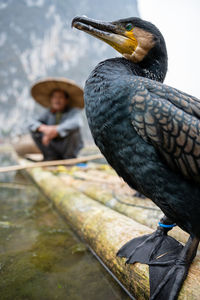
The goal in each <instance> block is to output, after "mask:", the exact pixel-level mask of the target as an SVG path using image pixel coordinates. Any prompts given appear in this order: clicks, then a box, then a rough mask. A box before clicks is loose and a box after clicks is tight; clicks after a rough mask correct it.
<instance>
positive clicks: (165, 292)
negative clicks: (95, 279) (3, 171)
mask: <svg viewBox="0 0 200 300" xmlns="http://www.w3.org/2000/svg"><path fill="white" fill-rule="evenodd" d="M72 26H73V27H75V28H77V29H79V30H82V31H85V32H87V33H89V34H91V35H92V36H94V37H97V38H99V39H100V40H102V41H104V42H106V43H108V44H109V45H111V46H112V47H113V48H115V49H116V50H117V51H118V52H120V53H121V54H122V55H123V57H117V58H112V59H108V60H105V61H103V62H101V63H99V64H98V65H97V67H96V68H95V69H94V70H93V71H92V73H91V74H90V76H89V78H88V79H87V81H86V84H85V91H84V98H85V107H86V114H87V119H88V123H89V126H90V129H91V132H92V135H93V137H94V141H95V143H96V144H97V146H98V147H99V149H100V150H101V152H102V153H103V155H104V156H105V157H106V159H107V161H108V163H109V164H110V165H111V166H112V167H113V168H114V169H115V170H116V171H117V173H118V175H119V176H121V177H122V178H123V179H124V180H125V181H126V182H127V183H128V184H129V186H131V187H132V188H134V189H136V190H138V191H139V192H140V193H142V194H144V195H145V196H146V197H148V198H150V199H151V200H152V201H153V202H154V203H155V204H156V205H157V206H158V207H160V209H161V210H162V211H163V213H164V215H165V216H164V217H163V219H162V220H160V222H159V226H158V228H157V230H156V231H155V232H153V233H152V234H151V235H146V236H142V237H139V238H135V239H133V240H131V241H129V242H128V243H127V244H125V245H124V246H123V247H122V248H121V249H120V250H119V252H118V256H120V257H126V258H127V263H135V262H141V263H146V264H149V266H150V299H151V300H158V299H159V300H169V299H170V300H174V299H177V297H178V294H179V291H180V288H181V286H182V284H183V282H184V280H185V278H186V276H187V273H188V270H189V266H190V264H191V262H192V261H193V259H194V257H195V255H196V251H197V247H198V244H199V239H200V187H199V182H200V134H199V133H200V100H198V99H197V98H195V97H192V96H190V95H187V94H185V93H183V92H181V91H179V90H177V89H175V88H172V87H169V86H167V85H164V84H163V83H162V82H163V81H164V78H165V75H166V72H167V50H166V45H165V41H164V38H163V36H162V34H161V33H160V31H159V30H158V29H157V28H156V26H154V25H153V24H151V23H150V22H146V21H144V20H142V19H139V18H127V19H121V20H118V21H114V22H100V21H95V20H92V19H88V18H86V17H76V18H74V19H73V21H72ZM175 224H177V225H178V226H179V227H181V228H182V229H183V230H185V231H186V232H188V233H189V234H190V237H189V239H188V242H187V243H186V245H185V246H184V247H183V246H182V245H181V244H180V243H179V242H178V241H176V240H175V239H173V238H172V237H169V236H168V235H167V232H168V231H169V230H170V229H172V228H173V226H175Z"/></svg>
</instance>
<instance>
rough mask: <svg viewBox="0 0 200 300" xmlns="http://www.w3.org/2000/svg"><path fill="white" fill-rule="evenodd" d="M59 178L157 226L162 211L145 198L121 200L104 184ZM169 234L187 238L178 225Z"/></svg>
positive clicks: (183, 241)
mask: <svg viewBox="0 0 200 300" xmlns="http://www.w3.org/2000/svg"><path fill="white" fill-rule="evenodd" d="M74 174H76V172H75V173H74ZM75 176H76V175H75ZM61 179H62V180H63V181H64V182H65V183H66V184H68V185H69V184H70V185H71V186H72V187H73V188H75V189H78V190H79V191H80V192H82V193H84V194H85V195H87V196H88V197H90V198H92V199H94V200H96V201H98V202H100V203H102V204H104V205H106V206H108V207H110V208H112V209H114V210H116V211H117V212H119V213H122V214H124V215H125V216H127V217H129V218H131V219H133V220H135V221H137V222H139V223H141V224H143V225H146V226H148V227H150V228H152V229H154V230H155V229H156V228H157V226H158V221H159V220H160V218H161V217H162V216H163V213H162V211H161V210H160V209H159V208H158V207H157V206H155V205H154V204H153V202H152V201H151V200H149V199H147V198H146V199H140V198H138V197H126V198H123V200H121V199H120V197H118V196H117V193H116V192H115V193H113V191H112V188H110V187H105V185H103V186H102V184H98V183H94V182H89V181H81V180H76V179H73V180H70V182H69V180H68V178H67V177H66V175H62V176H61ZM107 183H108V182H107ZM169 235H171V236H173V237H174V238H175V239H177V240H179V241H180V242H182V243H186V242H187V240H188V238H189V235H188V234H187V233H186V232H185V231H183V230H182V229H180V228H179V227H175V228H173V230H171V231H169Z"/></svg>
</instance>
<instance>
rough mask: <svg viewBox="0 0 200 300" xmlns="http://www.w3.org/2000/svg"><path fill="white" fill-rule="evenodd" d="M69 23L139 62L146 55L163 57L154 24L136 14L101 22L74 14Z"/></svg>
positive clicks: (159, 34) (163, 49)
mask: <svg viewBox="0 0 200 300" xmlns="http://www.w3.org/2000/svg"><path fill="white" fill-rule="evenodd" d="M72 27H75V28H77V29H79V30H82V31H85V32H87V33H88V34H90V35H92V36H94V37H96V38H98V39H100V40H102V41H104V42H106V43H108V44H109V45H110V46H112V47H113V48H114V49H115V50H117V51H118V52H120V53H121V54H122V55H123V56H124V57H125V58H126V59H128V60H130V61H133V62H134V63H140V62H142V61H143V60H144V59H145V58H146V57H147V56H149V58H153V59H159V57H157V56H159V55H161V56H163V58H164V57H166V59H167V51H166V46H165V41H164V38H163V36H162V34H161V33H160V31H159V30H158V28H157V27H156V26H155V25H153V24H152V23H150V22H147V21H144V20H142V19H140V18H127V19H121V20H118V21H114V22H101V21H95V20H92V19H89V18H87V17H75V18H74V19H73V20H72Z"/></svg>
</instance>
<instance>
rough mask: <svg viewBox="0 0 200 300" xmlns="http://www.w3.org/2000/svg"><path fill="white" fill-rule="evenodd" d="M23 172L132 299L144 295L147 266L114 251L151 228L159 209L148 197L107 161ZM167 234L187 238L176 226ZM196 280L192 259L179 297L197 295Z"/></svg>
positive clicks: (199, 267)
mask: <svg viewBox="0 0 200 300" xmlns="http://www.w3.org/2000/svg"><path fill="white" fill-rule="evenodd" d="M28 173H29V174H30V176H31V177H32V178H33V180H34V181H35V182H36V183H37V185H38V186H39V187H40V188H41V189H42V190H43V192H44V193H45V194H46V195H47V196H48V197H49V198H50V199H51V200H52V201H53V203H54V204H55V206H56V207H57V209H58V210H59V211H60V212H61V213H62V214H63V215H64V216H65V218H66V219H67V221H68V222H69V223H70V224H71V226H72V227H73V228H74V230H75V231H76V232H77V233H78V234H79V236H80V237H82V238H83V239H84V240H85V241H86V243H88V245H89V246H90V247H91V248H92V249H93V250H94V251H95V253H96V254H97V255H98V256H99V257H100V258H101V260H102V261H103V262H104V263H105V265H106V266H107V267H108V268H109V269H110V270H111V271H112V272H113V274H114V275H115V276H116V277H117V278H118V279H119V280H120V281H121V282H122V284H123V285H124V286H125V287H126V288H127V289H128V290H129V292H130V293H131V294H132V295H133V296H134V297H135V298H136V299H137V300H142V299H148V298H149V282H148V280H149V279H148V266H147V265H143V264H139V263H137V264H135V265H125V260H124V259H120V258H117V257H116V252H117V250H118V249H119V248H120V247H121V246H122V245H123V244H124V243H125V242H127V241H128V240H130V239H132V238H133V237H137V236H140V235H143V234H147V233H150V232H152V230H153V229H155V228H156V226H157V221H158V219H159V218H160V216H161V215H162V213H161V211H160V210H159V209H158V208H157V207H156V206H155V205H154V204H153V203H152V202H151V201H150V200H148V199H140V198H136V197H134V196H133V191H132V190H131V189H129V188H128V187H127V185H126V184H125V183H124V182H123V181H122V180H121V179H119V177H118V176H117V175H116V174H115V172H114V171H113V170H112V169H111V168H110V167H109V166H107V165H98V164H88V167H87V168H85V169H83V168H81V167H76V166H75V167H71V168H65V167H63V166H60V167H58V168H56V169H55V168H54V169H53V170H48V169H41V168H34V169H30V170H28ZM172 235H173V236H175V238H177V239H178V240H179V241H182V242H185V241H186V240H187V237H188V236H187V234H186V233H184V232H183V231H182V230H180V229H178V228H177V229H174V230H173V231H172ZM199 279H200V259H199V257H197V258H196V259H195V261H194V263H193V265H192V267H191V269H190V272H189V275H188V278H187V280H186V281H185V283H184V286H183V288H182V290H181V292H180V295H179V300H183V299H184V300H186V299H187V300H197V299H199V294H200V282H199Z"/></svg>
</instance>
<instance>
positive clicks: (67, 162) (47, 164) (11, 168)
mask: <svg viewBox="0 0 200 300" xmlns="http://www.w3.org/2000/svg"><path fill="white" fill-rule="evenodd" d="M102 157H103V155H102V154H95V155H89V156H82V157H78V158H71V159H62V160H52V161H41V162H35V163H30V164H25V165H14V166H6V167H1V168H0V173H3V172H11V171H19V170H25V169H30V168H36V167H50V166H58V165H67V166H69V165H74V164H78V163H82V162H86V161H90V160H95V159H99V158H102Z"/></svg>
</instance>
